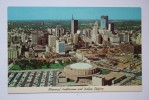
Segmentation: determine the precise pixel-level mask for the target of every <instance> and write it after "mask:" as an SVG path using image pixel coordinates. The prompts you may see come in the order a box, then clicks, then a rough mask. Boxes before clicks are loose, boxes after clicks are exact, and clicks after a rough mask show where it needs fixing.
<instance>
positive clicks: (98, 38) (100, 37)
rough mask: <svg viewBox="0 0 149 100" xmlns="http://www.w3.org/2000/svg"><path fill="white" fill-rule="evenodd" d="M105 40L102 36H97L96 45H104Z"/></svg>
mask: <svg viewBox="0 0 149 100" xmlns="http://www.w3.org/2000/svg"><path fill="white" fill-rule="evenodd" d="M102 41H103V38H102V36H101V35H100V34H97V35H96V43H97V44H102Z"/></svg>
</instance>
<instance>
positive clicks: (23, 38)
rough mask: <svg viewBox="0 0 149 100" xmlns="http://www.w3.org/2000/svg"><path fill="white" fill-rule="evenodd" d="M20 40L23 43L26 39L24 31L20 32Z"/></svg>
mask: <svg viewBox="0 0 149 100" xmlns="http://www.w3.org/2000/svg"><path fill="white" fill-rule="evenodd" d="M21 40H22V42H23V43H24V42H25V41H26V34H25V33H22V34H21Z"/></svg>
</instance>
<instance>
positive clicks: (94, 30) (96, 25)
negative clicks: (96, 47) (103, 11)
mask: <svg viewBox="0 0 149 100" xmlns="http://www.w3.org/2000/svg"><path fill="white" fill-rule="evenodd" d="M97 34H98V21H96V22H95V23H94V26H93V31H92V41H93V42H94V43H95V42H96V35H97Z"/></svg>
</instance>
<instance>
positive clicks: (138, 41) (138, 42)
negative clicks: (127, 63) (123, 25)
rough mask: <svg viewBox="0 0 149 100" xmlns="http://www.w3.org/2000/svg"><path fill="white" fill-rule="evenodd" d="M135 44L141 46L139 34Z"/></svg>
mask: <svg viewBox="0 0 149 100" xmlns="http://www.w3.org/2000/svg"><path fill="white" fill-rule="evenodd" d="M136 44H139V45H141V34H139V35H138V36H137V39H136Z"/></svg>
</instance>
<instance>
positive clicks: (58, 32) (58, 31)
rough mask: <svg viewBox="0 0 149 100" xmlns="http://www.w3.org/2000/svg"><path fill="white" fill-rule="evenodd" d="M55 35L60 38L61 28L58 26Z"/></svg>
mask: <svg viewBox="0 0 149 100" xmlns="http://www.w3.org/2000/svg"><path fill="white" fill-rule="evenodd" d="M55 34H56V36H57V37H60V27H59V26H58V25H57V26H56V28H55Z"/></svg>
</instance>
